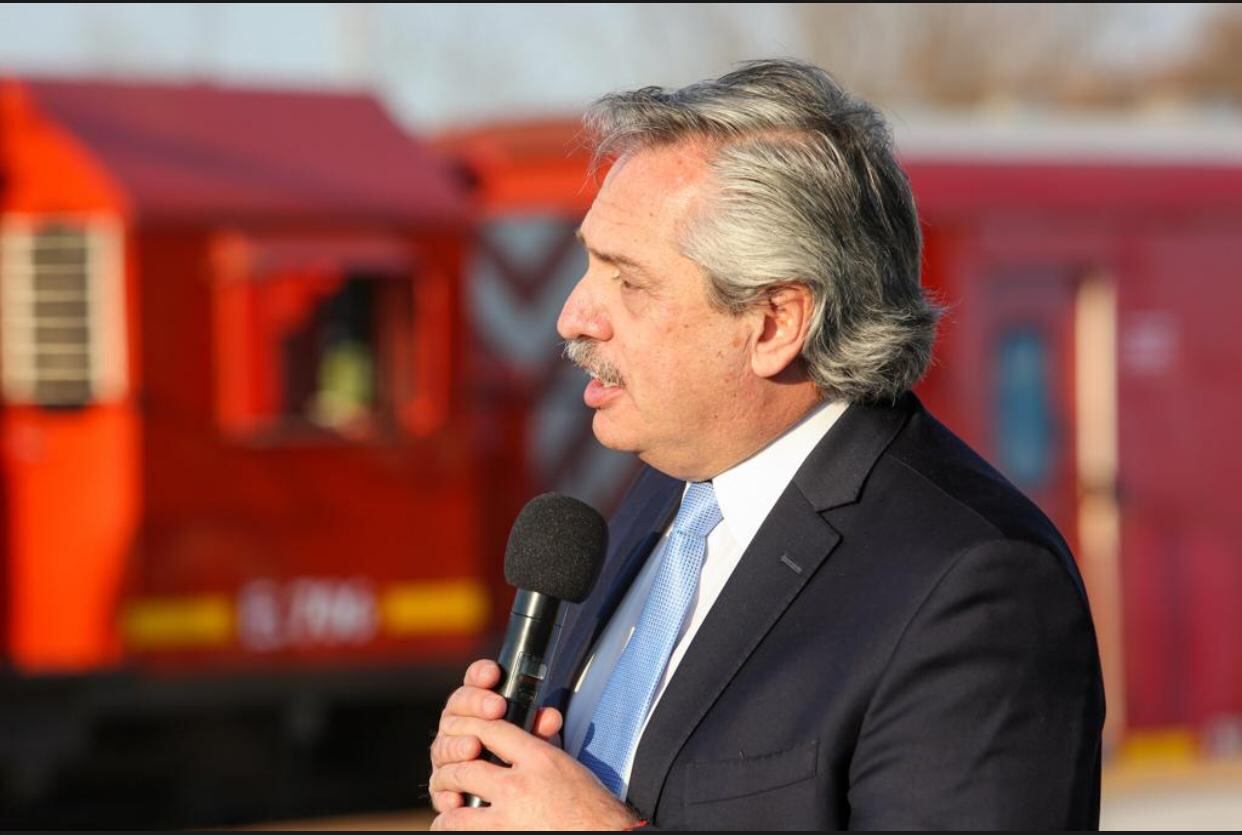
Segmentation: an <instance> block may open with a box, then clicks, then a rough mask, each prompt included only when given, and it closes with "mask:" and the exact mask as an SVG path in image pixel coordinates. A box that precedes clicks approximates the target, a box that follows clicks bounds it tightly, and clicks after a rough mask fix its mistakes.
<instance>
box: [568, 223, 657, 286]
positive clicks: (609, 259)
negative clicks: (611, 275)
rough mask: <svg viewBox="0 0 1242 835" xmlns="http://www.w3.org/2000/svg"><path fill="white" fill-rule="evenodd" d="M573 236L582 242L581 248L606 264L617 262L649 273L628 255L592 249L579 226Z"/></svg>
mask: <svg viewBox="0 0 1242 835" xmlns="http://www.w3.org/2000/svg"><path fill="white" fill-rule="evenodd" d="M574 237H575V238H577V239H578V243H580V244H582V247H583V249H585V250H586V251H587V252H589V253H591V255H593V256H595V257H596V258H598V259H599V260H600V261H603V262H605V263H607V264H619V265H620V266H622V267H629V268H630V269H632V270H637V271H638V272H640V273H642V274H643V275H646V276H650V275H651V273H650V271H648V269H647V268H646V267H644V266H643V265H642V264H640V263H639V262H638V261H635V260H634V259H633V258H630V257H629V256H628V255H621V254H620V253H612V252H600V251H599V250H597V249H592V248H591V247H590V246H589V245H588V244H587V242H586V238H584V237H583V236H582V229H581V227H579V228H578V229H577V230H576V231H575V232H574Z"/></svg>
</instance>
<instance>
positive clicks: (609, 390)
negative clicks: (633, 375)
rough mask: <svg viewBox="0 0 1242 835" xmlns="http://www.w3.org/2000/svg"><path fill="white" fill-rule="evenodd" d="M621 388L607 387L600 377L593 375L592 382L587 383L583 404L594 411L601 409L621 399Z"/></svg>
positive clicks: (583, 394)
mask: <svg viewBox="0 0 1242 835" xmlns="http://www.w3.org/2000/svg"><path fill="white" fill-rule="evenodd" d="M621 388H622V387H621V386H610V385H607V384H605V383H604V382H603V381H602V380H600V378H599V377H596V376H595V375H591V381H590V382H589V383H587V386H586V390H585V391H583V392H582V402H584V403H586V404H587V406H589V407H590V408H592V409H599V408H601V407H603V406H607V405H608V404H609V403H611V402H612V401H613V400H615V399H616V398H617V397H619V396H620V395H621Z"/></svg>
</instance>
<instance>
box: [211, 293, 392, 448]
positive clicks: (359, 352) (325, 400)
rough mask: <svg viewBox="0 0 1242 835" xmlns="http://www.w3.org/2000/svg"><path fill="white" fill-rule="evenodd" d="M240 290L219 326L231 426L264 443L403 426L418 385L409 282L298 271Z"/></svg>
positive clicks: (357, 435)
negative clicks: (406, 407) (402, 416)
mask: <svg viewBox="0 0 1242 835" xmlns="http://www.w3.org/2000/svg"><path fill="white" fill-rule="evenodd" d="M234 290H235V291H238V292H241V293H242V295H241V297H240V299H233V300H232V302H231V303H230V302H229V301H226V302H225V303H224V304H222V315H223V316H224V319H223V320H222V322H221V325H222V327H221V330H220V331H219V338H220V339H221V340H222V342H226V343H228V344H227V345H222V346H221V348H222V350H223V357H224V361H225V365H226V369H225V372H226V374H225V379H224V380H222V383H223V384H224V385H223V386H222V387H221V389H220V391H219V395H220V398H221V402H220V407H221V414H220V416H221V419H222V422H223V423H224V424H225V427H226V428H227V429H230V430H232V431H233V432H234V434H241V435H245V436H249V437H251V438H252V439H255V440H261V441H263V442H265V443H271V442H275V443H281V442H296V441H299V440H304V439H307V438H312V437H321V438H337V439H342V440H356V441H367V440H374V439H378V438H381V437H386V436H389V435H391V434H393V433H394V432H395V430H396V428H397V426H398V424H399V422H400V420H399V418H400V411H401V409H402V408H403V404H406V403H408V402H409V401H410V399H411V397H412V396H413V392H414V384H415V382H416V380H415V379H414V376H415V375H414V372H413V368H412V365H413V361H412V359H411V356H412V354H413V347H412V345H413V339H412V334H413V330H414V323H413V319H414V293H413V288H412V283H411V282H410V281H408V280H403V279H402V278H399V277H395V276H388V275H371V274H349V275H335V276H325V275H323V274H302V273H289V274H286V275H283V276H277V277H272V278H270V279H268V280H260V281H255V282H248V283H246V284H244V285H241V287H240V288H237V287H234ZM237 325H248V327H237ZM230 358H232V359H230Z"/></svg>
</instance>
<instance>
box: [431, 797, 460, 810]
mask: <svg viewBox="0 0 1242 835" xmlns="http://www.w3.org/2000/svg"><path fill="white" fill-rule="evenodd" d="M465 802H466V801H465V800H464V799H462V796H461V792H432V793H431V808H433V809H435V810H436V811H437V812H450V811H452V810H453V809H456V808H458V807H460V806H462V805H463V804H464V803H465Z"/></svg>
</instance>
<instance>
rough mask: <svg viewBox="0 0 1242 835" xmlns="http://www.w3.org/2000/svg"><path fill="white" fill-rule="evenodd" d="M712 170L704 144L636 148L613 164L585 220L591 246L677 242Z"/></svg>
mask: <svg viewBox="0 0 1242 835" xmlns="http://www.w3.org/2000/svg"><path fill="white" fill-rule="evenodd" d="M709 173H710V169H709V167H708V161H707V156H706V154H705V153H704V152H703V150H702V149H700V148H698V147H696V146H692V145H685V144H683V145H673V146H669V147H665V148H653V149H649V150H642V151H636V152H634V153H632V154H629V155H627V156H624V157H622V158H621V159H619V160H617V162H616V163H615V164H614V165H613V166H612V169H611V170H610V171H609V172H608V176H607V178H605V180H604V184H603V186H602V187H601V188H600V191H599V195H598V196H597V197H596V198H595V202H594V203H593V204H592V205H591V210H590V211H589V212H588V213H587V216H586V218H585V219H584V220H583V222H582V237H583V239H584V240H585V242H586V243H587V245H588V246H590V247H593V248H595V247H598V248H601V249H609V250H618V251H620V249H621V248H622V247H629V246H637V247H644V248H649V247H651V246H653V245H656V246H661V245H663V246H669V247H672V246H674V245H675V243H676V238H677V232H678V231H679V230H680V228H681V226H682V224H683V223H684V222H685V220H686V218H687V217H688V216H689V215H690V214H692V213H693V212H694V211H695V210H696V209H697V207H698V204H699V202H700V201H701V199H702V195H703V192H704V191H705V186H706V181H707V179H708V175H709Z"/></svg>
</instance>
